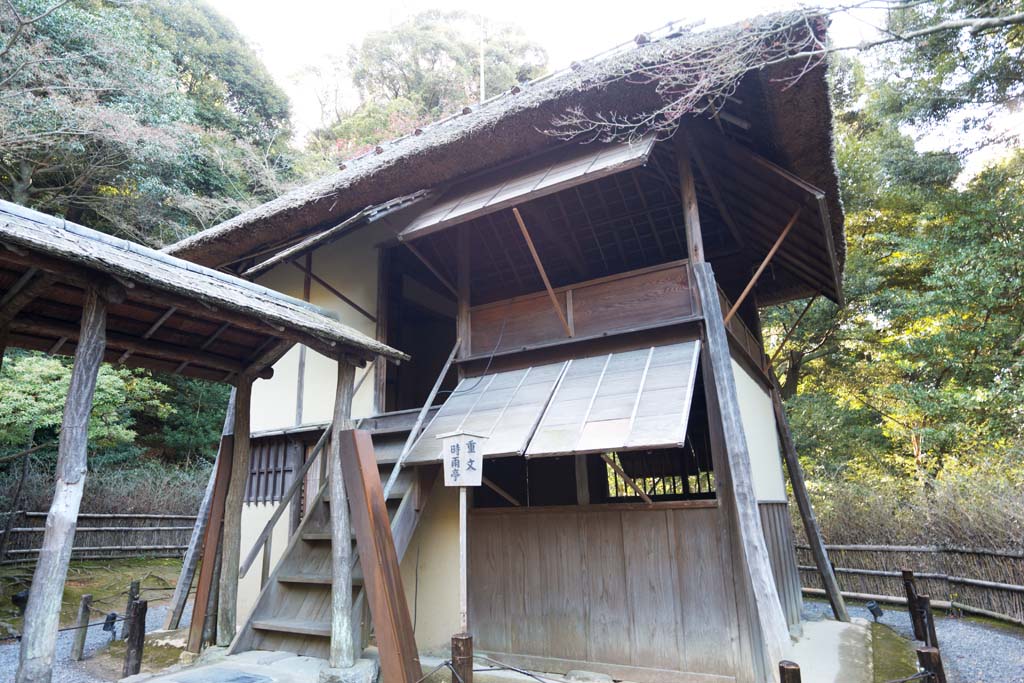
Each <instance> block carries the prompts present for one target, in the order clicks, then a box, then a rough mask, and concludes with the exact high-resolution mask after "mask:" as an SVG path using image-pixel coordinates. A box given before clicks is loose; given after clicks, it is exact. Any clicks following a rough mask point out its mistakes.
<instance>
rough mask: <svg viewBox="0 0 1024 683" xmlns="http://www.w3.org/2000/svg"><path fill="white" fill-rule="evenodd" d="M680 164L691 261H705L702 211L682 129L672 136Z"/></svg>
mask: <svg viewBox="0 0 1024 683" xmlns="http://www.w3.org/2000/svg"><path fill="white" fill-rule="evenodd" d="M672 141H673V142H675V147H676V163H678V164H679V194H680V196H681V197H682V200H683V224H684V226H685V228H686V248H687V251H688V254H689V257H690V262H691V263H703V262H704V237H703V236H702V234H701V230H700V211H699V210H698V207H697V187H696V185H695V184H694V181H693V166H691V165H690V150H689V147H688V145H687V144H686V140H685V136H684V135H683V132H682V129H680V130H677V131H676V134H675V135H674V136H673V137H672Z"/></svg>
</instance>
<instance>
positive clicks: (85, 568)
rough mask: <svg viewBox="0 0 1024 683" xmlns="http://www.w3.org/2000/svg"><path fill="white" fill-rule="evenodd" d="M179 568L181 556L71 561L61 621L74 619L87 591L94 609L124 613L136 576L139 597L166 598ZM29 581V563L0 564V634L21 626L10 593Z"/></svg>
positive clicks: (159, 599) (26, 586)
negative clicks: (129, 587) (128, 594)
mask: <svg viewBox="0 0 1024 683" xmlns="http://www.w3.org/2000/svg"><path fill="white" fill-rule="evenodd" d="M180 570H181V560H177V559H173V558H154V559H129V560H119V559H112V560H93V561H88V562H72V563H71V566H70V567H69V568H68V578H67V582H66V583H65V584H64V596H63V598H62V600H61V614H60V622H61V625H62V626H69V625H71V624H73V623H74V621H75V619H76V617H77V615H78V605H79V603H80V602H81V600H82V596H83V595H85V594H87V593H91V594H92V604H93V609H95V610H98V611H102V612H117V613H118V614H123V613H124V610H125V603H126V601H127V591H128V586H129V584H130V583H131V582H132V581H135V580H137V581H139V582H140V584H141V586H142V597H143V598H144V599H146V600H149V601H150V603H151V604H152V603H156V602H160V601H162V600H166V599H168V598H169V597H170V595H171V591H173V590H174V584H175V583H176V582H177V580H178V572H179V571H180ZM31 583H32V567H31V566H27V565H26V566H5V567H0V622H3V625H0V635H5V634H4V633H3V631H4V630H6V629H14V630H17V631H20V630H21V616H20V615H19V614H18V610H17V608H15V606H14V604H13V603H12V602H11V596H12V595H14V594H15V593H17V592H19V591H22V590H25V589H26V588H28V587H29V586H30V585H31ZM98 619H99V615H98V614H97V615H94V616H93V620H94V621H96V620H98ZM5 625H6V629H5Z"/></svg>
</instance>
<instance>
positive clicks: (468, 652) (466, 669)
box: [452, 633, 473, 683]
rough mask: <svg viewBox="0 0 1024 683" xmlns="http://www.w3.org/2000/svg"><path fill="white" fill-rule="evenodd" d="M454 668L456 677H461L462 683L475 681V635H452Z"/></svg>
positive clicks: (454, 682)
mask: <svg viewBox="0 0 1024 683" xmlns="http://www.w3.org/2000/svg"><path fill="white" fill-rule="evenodd" d="M452 668H453V669H455V674H456V679H461V681H462V683H473V636H471V635H469V634H468V633H457V634H455V635H454V636H452ZM453 683H456V681H453Z"/></svg>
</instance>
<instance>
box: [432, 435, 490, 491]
mask: <svg viewBox="0 0 1024 683" xmlns="http://www.w3.org/2000/svg"><path fill="white" fill-rule="evenodd" d="M437 438H439V439H441V440H442V441H441V443H442V444H443V446H442V448H441V459H442V460H443V461H444V485H445V486H480V484H481V477H482V476H483V469H484V458H483V443H484V440H485V439H486V438H487V437H484V436H479V435H477V434H469V433H466V432H452V433H450V434H441V435H439V436H438V437H437Z"/></svg>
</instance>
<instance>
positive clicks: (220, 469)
mask: <svg viewBox="0 0 1024 683" xmlns="http://www.w3.org/2000/svg"><path fill="white" fill-rule="evenodd" d="M236 393H237V392H236V390H235V389H232V390H231V399H230V400H229V401H228V413H227V415H226V416H225V417H224V424H225V427H226V428H227V429H229V431H228V433H225V434H222V435H221V437H220V450H219V452H220V453H221V454H222V455H223V457H218V458H217V464H216V466H215V468H216V470H215V471H216V474H215V477H216V479H215V482H214V485H213V501H212V502H211V503H210V519H209V521H208V522H207V523H206V534H205V535H204V536H203V564H202V567H201V568H200V570H199V581H198V582H197V583H196V598H195V602H194V603H193V606H192V623H191V624H190V625H189V631H188V645H187V646H186V649H187V650H188V651H189V652H193V653H198V652H199V651H200V650H201V649H202V646H203V643H204V642H209V641H208V639H207V638H206V637H205V631H204V627H205V622H206V621H211V622H214V621H216V614H215V613H214V612H213V611H212V610H210V609H208V606H209V604H210V603H211V602H212V603H213V604H216V602H217V601H216V600H215V599H213V600H211V598H215V596H216V595H217V591H218V587H219V586H220V558H221V555H220V549H221V545H220V539H221V531H222V527H223V524H222V523H223V521H224V499H225V498H226V497H227V492H228V483H229V480H230V479H231V458H230V457H229V455H230V454H231V453H232V451H233V450H234V441H235V437H234V429H235V394H236ZM229 425H230V426H229ZM215 638H216V633H214V638H213V639H215Z"/></svg>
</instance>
